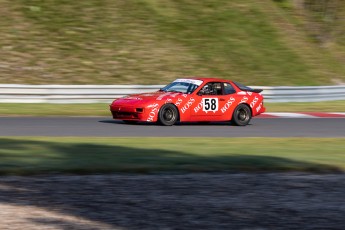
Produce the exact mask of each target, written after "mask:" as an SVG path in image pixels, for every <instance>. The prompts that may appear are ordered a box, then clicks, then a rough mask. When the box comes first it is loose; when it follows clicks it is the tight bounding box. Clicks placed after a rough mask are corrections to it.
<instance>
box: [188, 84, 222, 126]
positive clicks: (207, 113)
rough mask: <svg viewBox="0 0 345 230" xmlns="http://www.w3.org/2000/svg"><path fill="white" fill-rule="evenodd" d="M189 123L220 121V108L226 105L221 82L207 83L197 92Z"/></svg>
mask: <svg viewBox="0 0 345 230" xmlns="http://www.w3.org/2000/svg"><path fill="white" fill-rule="evenodd" d="M195 100H196V102H195V107H194V108H193V109H192V110H191V121H222V120H223V119H224V118H223V113H222V112H221V108H223V107H224V106H225V105H226V101H227V95H224V83H223V82H208V83H206V84H205V85H204V86H203V87H202V88H201V89H200V90H199V92H197V94H196V96H195Z"/></svg>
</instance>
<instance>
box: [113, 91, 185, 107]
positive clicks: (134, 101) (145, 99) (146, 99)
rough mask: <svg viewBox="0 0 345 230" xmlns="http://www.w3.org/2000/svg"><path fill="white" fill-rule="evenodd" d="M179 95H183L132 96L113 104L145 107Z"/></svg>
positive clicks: (155, 94) (143, 94)
mask: <svg viewBox="0 0 345 230" xmlns="http://www.w3.org/2000/svg"><path fill="white" fill-rule="evenodd" d="M178 95H182V93H176V92H164V91H158V92H152V93H141V94H132V95H129V96H126V97H123V98H120V99H117V100H115V101H114V102H113V104H116V105H133V106H136V105H145V104H148V103H152V102H156V101H166V100H167V99H173V98H175V97H176V96H178Z"/></svg>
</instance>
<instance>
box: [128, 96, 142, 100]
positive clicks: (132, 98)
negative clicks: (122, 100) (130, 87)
mask: <svg viewBox="0 0 345 230" xmlns="http://www.w3.org/2000/svg"><path fill="white" fill-rule="evenodd" d="M126 99H128V100H142V98H141V97H126Z"/></svg>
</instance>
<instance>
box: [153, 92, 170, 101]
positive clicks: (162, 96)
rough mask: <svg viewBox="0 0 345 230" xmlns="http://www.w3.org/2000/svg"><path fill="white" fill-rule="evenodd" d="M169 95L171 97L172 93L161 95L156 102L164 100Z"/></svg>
mask: <svg viewBox="0 0 345 230" xmlns="http://www.w3.org/2000/svg"><path fill="white" fill-rule="evenodd" d="M169 95H171V93H170V92H167V93H163V94H161V95H159V96H158V97H157V98H156V100H157V101H160V100H162V99H163V98H164V97H166V96H169Z"/></svg>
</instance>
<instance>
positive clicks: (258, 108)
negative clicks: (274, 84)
mask: <svg viewBox="0 0 345 230" xmlns="http://www.w3.org/2000/svg"><path fill="white" fill-rule="evenodd" d="M261 107H262V102H261V103H260V105H259V106H258V107H257V108H256V112H259V110H260V109H261Z"/></svg>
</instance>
